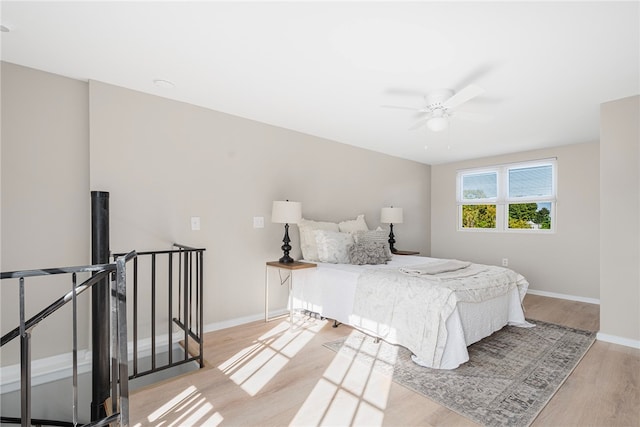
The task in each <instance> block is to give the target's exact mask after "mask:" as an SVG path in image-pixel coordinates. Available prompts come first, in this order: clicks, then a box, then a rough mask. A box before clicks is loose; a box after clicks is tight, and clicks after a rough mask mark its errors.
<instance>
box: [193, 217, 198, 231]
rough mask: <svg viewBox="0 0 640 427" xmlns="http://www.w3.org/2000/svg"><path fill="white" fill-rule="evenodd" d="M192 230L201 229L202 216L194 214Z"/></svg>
mask: <svg viewBox="0 0 640 427" xmlns="http://www.w3.org/2000/svg"><path fill="white" fill-rule="evenodd" d="M191 230H193V231H198V230H200V217H199V216H192V217H191Z"/></svg>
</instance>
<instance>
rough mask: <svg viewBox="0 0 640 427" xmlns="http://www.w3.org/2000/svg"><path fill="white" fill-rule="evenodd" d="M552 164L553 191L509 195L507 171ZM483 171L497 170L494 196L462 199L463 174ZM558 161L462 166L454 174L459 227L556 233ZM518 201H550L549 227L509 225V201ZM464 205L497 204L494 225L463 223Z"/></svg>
mask: <svg viewBox="0 0 640 427" xmlns="http://www.w3.org/2000/svg"><path fill="white" fill-rule="evenodd" d="M549 165H550V166H551V179H552V183H551V185H552V194H551V195H548V196H535V197H534V196H531V197H509V171H510V170H512V169H524V168H533V167H538V166H549ZM485 173H496V175H497V180H496V186H497V189H496V191H497V195H496V197H487V198H483V199H472V200H468V199H464V197H463V191H464V190H463V187H462V179H463V177H464V176H468V175H477V174H485ZM557 177H558V162H557V159H556V158H549V159H541V160H533V161H526V162H518V163H508V164H502V165H496V166H489V167H480V168H473V169H461V170H458V172H457V174H456V205H457V224H458V226H457V227H458V231H467V232H485V233H486V232H489V233H492V232H504V233H535V234H539V233H542V234H547V233H555V231H556V229H557V224H556V216H557V215H556V211H557V208H556V205H557V192H558V191H557V188H558V186H557V183H558V178H557ZM518 203H549V204H550V213H549V216H550V220H551V228H550V229H537V228H509V205H510V204H518ZM463 205H495V206H496V226H495V228H470V227H463V226H462V206H463Z"/></svg>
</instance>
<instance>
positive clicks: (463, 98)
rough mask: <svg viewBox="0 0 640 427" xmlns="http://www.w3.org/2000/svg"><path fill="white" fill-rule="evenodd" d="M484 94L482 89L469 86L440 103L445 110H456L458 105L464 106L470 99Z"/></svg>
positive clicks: (472, 85)
mask: <svg viewBox="0 0 640 427" xmlns="http://www.w3.org/2000/svg"><path fill="white" fill-rule="evenodd" d="M482 93H484V89H482V88H481V87H480V86H476V85H474V84H471V85H469V86H467V87H465V88H464V89H462V90H461V91H459V92H456V93H455V94H454V95H453V96H452V97H451V98H449V99H447V100H446V101H444V102H443V103H442V106H443V107H445V108H456V107H457V106H459V105H462V104H464V103H465V102H467V101H469V100H470V99H472V98H475V97H476V96H478V95H480V94H482Z"/></svg>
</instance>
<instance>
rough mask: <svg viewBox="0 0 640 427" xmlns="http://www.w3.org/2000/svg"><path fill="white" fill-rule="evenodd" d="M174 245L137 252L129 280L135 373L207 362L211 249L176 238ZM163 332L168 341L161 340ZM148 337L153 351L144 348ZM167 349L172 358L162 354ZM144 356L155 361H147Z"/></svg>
mask: <svg viewBox="0 0 640 427" xmlns="http://www.w3.org/2000/svg"><path fill="white" fill-rule="evenodd" d="M173 248H174V249H169V250H162V251H147V252H137V258H136V259H135V260H134V262H133V268H132V269H131V272H130V274H131V276H132V277H131V278H130V279H131V280H129V282H130V284H131V286H130V289H129V301H130V303H131V307H132V310H131V313H132V327H131V332H132V335H133V337H132V338H133V339H132V347H133V349H132V351H133V359H132V360H131V372H130V375H129V379H135V378H140V377H143V376H146V375H149V374H153V373H155V372H159V371H163V370H166V369H170V368H173V367H176V366H180V365H184V364H188V363H192V362H196V363H198V365H199V367H200V368H202V367H204V352H203V337H202V335H203V333H204V331H203V328H204V326H203V318H204V316H203V276H204V274H203V272H204V268H203V261H204V259H203V258H204V251H205V250H206V249H203V248H193V247H189V246H185V245H181V244H178V243H174V244H173ZM121 255H122V254H117V253H116V254H114V255H113V256H114V257H118V256H121ZM145 308H148V309H145ZM160 337H162V339H164V340H165V343H158V339H159V338H160ZM144 340H150V345H148V346H147V347H148V348H149V351H150V354H149V355H148V356H147V355H146V353H145V352H144V351H143V350H145V349H141V348H140V343H141V342H144ZM176 341H180V343H181V344H182V351H183V354H182V355H181V356H177V357H174V354H173V350H174V348H173V346H174V344H175V342H176ZM194 347H195V348H194ZM161 354H162V355H166V360H160V355H161ZM142 359H145V360H149V362H148V363H146V364H144V366H143V363H142Z"/></svg>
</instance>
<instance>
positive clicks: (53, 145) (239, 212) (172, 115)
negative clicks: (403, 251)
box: [1, 63, 430, 366]
mask: <svg viewBox="0 0 640 427" xmlns="http://www.w3.org/2000/svg"><path fill="white" fill-rule="evenodd" d="M1 95H2V122H3V123H2V124H3V126H2V211H1V213H2V232H3V234H2V264H1V268H2V271H10V270H18V269H32V268H43V267H56V266H64V265H84V264H88V263H90V233H89V228H90V224H89V223H90V191H91V190H101V191H109V192H110V196H111V197H110V206H111V250H112V251H113V252H119V251H128V250H130V249H136V250H149V249H165V248H168V247H169V245H170V244H171V243H172V242H180V243H184V244H188V245H192V246H200V247H205V248H207V252H206V253H205V291H204V292H205V320H204V322H205V325H206V326H207V325H208V326H209V327H223V326H228V325H232V324H237V323H239V322H244V321H248V320H253V319H260V318H261V317H262V316H263V309H264V271H265V262H266V261H270V260H274V259H277V258H278V257H280V256H281V250H280V246H281V245H282V235H283V231H284V229H283V226H282V225H281V224H272V223H271V222H270V211H271V203H272V201H273V200H281V199H287V198H288V199H290V200H296V201H300V202H302V206H303V214H304V216H305V217H308V218H311V219H324V220H334V221H339V220H344V219H351V218H355V216H356V215H358V214H360V213H364V214H366V219H367V221H368V223H369V225H370V227H376V226H378V225H379V214H380V208H381V207H383V206H386V205H390V204H393V205H395V206H402V207H403V208H404V209H405V223H404V224H402V225H400V226H398V227H396V230H395V231H396V235H397V240H398V242H399V243H398V246H399V247H402V248H407V249H417V250H420V251H422V253H423V254H428V251H429V240H430V235H429V222H430V219H429V199H430V166H427V165H424V164H420V163H416V162H411V161H407V160H402V159H399V158H394V157H390V156H386V155H382V154H379V153H374V152H371V151H367V150H363V149H359V148H354V147H352V146H348V145H344V144H339V143H336V142H332V141H327V140H323V139H320V138H317V137H313V136H309V135H304V134H300V133H297V132H293V131H290V130H286V129H281V128H277V127H273V126H269V125H265V124H262V123H257V122H254V121H251V120H247V119H243V118H239V117H234V116H230V115H226V114H222V113H218V112H215V111H211V110H207V109H203V108H199V107H195V106H192V105H188V104H184V103H179V102H174V101H170V100H167V99H163V98H159V97H155V96H150V95H145V94H142V93H137V92H133V91H130V90H127V89H123V88H118V87H114V86H110V85H107V84H102V83H99V82H90V83H86V82H80V81H77V80H72V79H68V78H64V77H60V76H56V75H52V74H49V73H44V72H41V71H36V70H32V69H28V68H24V67H20V66H16V65H13V64H8V63H2V94H1ZM191 216H199V217H201V221H202V229H201V230H200V231H191V230H190V221H189V219H190V217H191ZM254 216H263V217H264V218H265V228H263V229H254V228H253V227H252V218H253V217H254ZM297 233H298V231H297V227H296V226H292V227H291V237H292V240H293V242H292V244H293V246H294V247H295V250H294V252H293V255H294V256H295V257H298V256H299V254H300V251H299V248H298V244H299V241H298V234H297ZM32 289H33V290H32V291H31V290H30V291H29V292H28V294H27V297H28V301H29V304H28V307H27V310H28V314H33V313H35V312H36V311H38V310H40V309H41V308H43V307H45V306H46V305H47V304H49V303H50V302H52V301H53V300H54V299H55V298H57V297H59V296H61V295H62V294H63V293H65V292H68V290H69V289H70V285H69V284H68V283H66V282H65V283H57V282H51V281H46V282H44V283H43V284H40V283H36V286H34V287H33V288H32ZM283 296H286V295H280V297H281V298H280V301H281V302H283V303H284V302H285V300H283V299H282V297H283ZM1 297H2V301H1V304H2V310H1V312H2V332H3V333H4V332H6V331H8V330H9V329H11V328H12V327H13V326H17V321H18V320H17V319H18V317H17V316H18V314H17V313H18V310H17V288H16V287H14V288H11V287H9V286H5V284H4V283H3V286H2V293H1ZM87 305H88V299H87V301H86V304H84V305H83V306H84V307H86V306H87ZM83 319H84V320H83ZM159 321H160V319H159ZM70 322H71V321H70V317H69V315H68V313H66V314H56V315H54V316H52V317H51V318H50V319H47V321H46V323H45V324H43V325H42V326H40V327H38V328H37V329H36V331H35V332H34V349H33V354H32V357H33V359H39V358H43V357H47V356H51V355H57V354H60V353H67V352H69V351H70V350H71V339H70V337H67V336H66V335H69V334H68V333H66V332H65V333H63V335H62V336H58V335H57V333H58V331H68V330H69V329H70V325H71V323H70ZM89 323H90V319H89V314H88V312H87V311H86V310H85V309H84V308H83V309H82V312H81V320H80V321H79V324H80V327H81V331H80V333H81V337H80V339H81V342H80V347H81V348H87V347H88V346H89V342H90V331H88V329H87V325H89ZM52 330H55V331H56V334H51V333H50V332H51V331H52ZM1 355H2V365H3V366H6V365H10V364H14V363H17V361H18V351H17V346H9V347H5V348H3V350H2V354H1Z"/></svg>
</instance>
